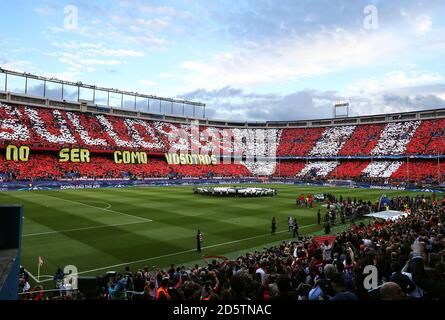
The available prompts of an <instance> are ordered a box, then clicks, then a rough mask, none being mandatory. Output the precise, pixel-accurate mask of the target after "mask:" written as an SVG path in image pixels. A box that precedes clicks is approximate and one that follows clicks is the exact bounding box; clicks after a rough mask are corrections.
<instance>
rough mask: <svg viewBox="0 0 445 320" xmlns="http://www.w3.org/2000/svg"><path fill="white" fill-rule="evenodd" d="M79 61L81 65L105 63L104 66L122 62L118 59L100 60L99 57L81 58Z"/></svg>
mask: <svg viewBox="0 0 445 320" xmlns="http://www.w3.org/2000/svg"><path fill="white" fill-rule="evenodd" d="M79 62H80V63H81V64H82V65H84V64H85V65H106V66H115V65H119V64H123V63H124V62H122V61H119V60H101V59H81V60H79Z"/></svg>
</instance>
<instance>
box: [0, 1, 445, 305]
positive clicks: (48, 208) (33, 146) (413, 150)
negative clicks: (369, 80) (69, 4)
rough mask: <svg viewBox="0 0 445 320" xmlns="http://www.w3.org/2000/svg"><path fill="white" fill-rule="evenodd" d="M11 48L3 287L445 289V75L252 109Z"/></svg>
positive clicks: (339, 292) (175, 293)
mask: <svg viewBox="0 0 445 320" xmlns="http://www.w3.org/2000/svg"><path fill="white" fill-rule="evenodd" d="M123 3H124V4H125V6H130V4H129V3H133V2H131V1H128V3H127V2H126V1H123ZM136 3H139V2H136ZM124 4H122V3H121V4H120V5H121V6H124ZM139 4H140V3H139ZM132 5H134V4H132ZM79 6H80V3H79ZM74 8H77V7H76V6H74ZM145 8H146V10H147V11H146V12H148V11H149V9H148V7H145ZM150 8H151V9H150V10H151V11H150V12H149V13H150V14H155V15H159V17H160V18H162V17H163V16H164V15H168V14H173V9H169V10H170V11H169V10H167V8H168V6H167V5H166V6H165V7H159V8H158V9H157V10H155V9H153V7H150ZM377 8H378V6H377ZM71 9H72V8H71ZM42 10H43V9H42ZM48 10H49V9H48ZM175 10H179V9H175ZM209 10H211V9H209ZM361 10H362V11H363V8H362V9H361ZM382 10H389V9H388V8H386V7H384V8H382ZM42 12H43V11H42ZM48 12H49V11H48ZM48 12H46V11H45V12H44V13H41V14H44V15H48V16H50V13H48ZM70 12H71V11H69V10H68V12H65V14H66V15H69V14H70ZM76 12H77V11H76ZM141 12H145V11H141ZM175 12H176V11H175ZM385 12H386V11H385ZM76 14H77V13H76ZM79 14H80V13H79ZM147 14H148V13H147ZM176 14H177V13H176ZM360 14H361V15H363V13H360ZM383 16H384V15H383ZM364 17H367V16H366V14H365V15H364ZM283 19H284V18H283ZM307 19H308V20H311V19H309V18H307ZM313 19H315V18H313ZM168 21H170V22H171V20H168ZM115 23H117V22H115ZM159 23H160V22H159V21H158V24H159ZM221 23H222V22H221ZM283 23H284V22H283ZM308 23H309V22H308ZM100 24H101V23H100V22H97V25H100ZM145 25H147V23H145ZM433 26H434V25H433ZM158 27H159V25H158ZM109 28H111V27H109ZM135 28H136V27H135ZM430 28H432V27H431V26H430ZM439 28H440V26H439ZM365 29H366V28H365ZM428 30H429V29H428ZM433 30H434V29H433ZM69 32H71V31H69ZM73 32H74V31H73ZM428 32H433V31H428ZM76 36H79V35H76ZM83 36H85V35H83ZM422 36H424V35H422ZM92 37H94V36H92ZM98 37H100V36H98ZM419 37H420V36H419ZM73 39H74V38H73ZM99 39H100V38H99ZM99 39H97V41H99ZM66 41H68V40H66ZM76 41H77V40H71V41H70V42H66V43H65V44H60V43H59V44H57V45H56V44H53V45H54V46H55V47H58V48H64V49H66V50H68V48H72V47H76V50H90V49H91V48H94V50H93V51H92V52H94V54H97V55H99V54H100V52H103V51H101V50H106V49H105V48H103V44H101V43H99V42H98V43H99V44H97V46H94V45H93V44H91V45H90V46H88V45H81V44H79V43H77V42H76ZM104 41H105V40H104ZM419 41H420V40H419ZM0 43H1V42H0ZM6 43H7V42H5V45H6ZM110 50H111V49H110ZM113 50H114V51H113V52H111V51H110V52H108V53H107V54H109V55H110V56H112V55H116V56H117V55H119V54H122V55H127V56H137V55H136V54H135V53H131V54H130V53H128V52H126V53H124V51H119V52H117V51H116V50H117V49H113ZM122 50H123V49H122ZM442 53H443V52H442ZM1 54H2V55H3V53H1ZM79 54H80V53H79ZM184 54H185V53H184ZM2 55H0V62H1V63H3V66H2V65H0V212H1V213H0V221H1V224H0V263H1V264H0V266H1V268H0V299H1V300H3V299H7V300H9V299H11V300H64V301H66V300H126V301H141V300H146V301H151V300H160V301H166V300H167V301H170V300H171V301H199V300H222V301H229V300H250V301H262V302H264V301H273V300H288V301H293V300H295V301H297V300H366V301H372V300H373V301H381V300H408V301H417V300H442V299H445V261H444V258H445V237H444V236H445V227H444V225H443V223H444V221H445V194H444V192H445V103H444V100H442V98H441V97H444V95H443V92H445V91H442V96H441V95H438V96H437V97H436V98H435V99H436V100H434V101H435V103H436V105H431V106H430V105H429V104H425V105H419V104H413V103H412V101H411V100H409V99H410V98H409V97H407V98H406V99H405V102H406V105H402V107H400V106H399V105H398V107H397V108H391V104H390V103H389V102H386V103H387V104H385V106H384V107H383V108H381V109H378V110H380V112H373V111H372V110H374V109H367V108H363V107H362V106H361V104H360V103H359V102H358V101H359V100H357V99H358V98H357V97H356V96H354V97H352V96H350V97H349V98H348V97H346V96H342V97H340V96H335V97H336V98H338V99H333V98H332V97H327V94H326V97H324V98H323V99H324V100H327V102H326V103H327V107H325V111H324V112H325V113H324V114H322V115H321V116H319V117H313V116H311V115H310V114H309V115H308V117H307V118H305V117H301V116H299V115H298V113H299V112H300V111H299V110H303V109H304V108H306V107H307V108H310V106H309V105H308V106H305V105H295V106H294V107H295V113H294V114H291V115H289V117H288V116H287V115H286V116H282V119H275V118H274V117H268V116H265V117H264V118H262V119H260V120H258V118H256V117H253V116H252V117H253V119H252V120H249V118H248V117H247V118H246V117H242V116H239V114H238V113H237V112H236V109H237V108H241V107H239V106H238V107H237V105H238V102H233V105H232V106H228V105H226V104H218V105H217V106H216V105H214V104H213V105H212V102H213V103H215V101H216V100H209V99H208V97H207V96H206V95H204V94H203V95H202V99H203V100H201V99H199V95H195V96H190V97H188V96H187V95H180V94H172V96H171V97H169V96H165V97H164V96H161V95H156V94H145V93H138V92H136V91H137V90H139V89H138V87H137V86H136V85H135V89H134V90H133V89H132V88H131V82H130V83H128V84H126V85H124V86H125V87H130V89H125V90H124V89H115V88H111V86H114V84H112V85H111V86H108V85H104V83H110V81H109V80H108V79H106V77H103V78H102V80H103V81H101V80H100V79H99V80H96V79H98V78H97V77H96V76H95V74H94V72H95V71H91V72H90V73H91V76H90V77H88V74H86V73H85V74H82V77H81V78H82V80H83V81H82V82H81V81H76V80H70V78H71V77H70V76H67V77H66V78H64V77H61V76H51V75H49V73H47V72H36V73H34V72H27V71H26V72H25V71H21V70H20V69H23V68H21V67H20V66H19V67H17V68H14V66H16V65H17V64H16V65H14V64H13V63H10V62H8V61H9V60H8V59H5V60H4V61H3V59H2ZM147 55H148V54H147ZM103 56H104V57H105V56H106V55H105V54H104V55H103ZM101 57H102V56H101ZM65 58H66V57H65ZM70 59H72V61H71V62H72V63H71V65H74V63H75V61H77V60H76V58H75V57H74V56H72V57H71V58H70ZM224 59H229V58H227V57H226V58H224ZM308 59H309V61H312V60H311V58H308ZM413 59H414V58H413ZM59 60H60V59H59ZM63 61H64V60H62V63H63ZM93 62H96V63H97V64H98V65H103V64H110V65H114V64H116V65H119V64H118V63H114V62H113V63H112V61H111V60H109V61H108V63H106V62H103V63H99V62H97V61H91V60H90V61H87V64H88V63H91V64H92V63H93ZM76 63H77V62H76ZM79 63H80V62H79ZM154 63H156V61H154ZM351 63H353V62H351ZM413 63H414V62H413ZM68 64H70V63H68ZM130 64H131V63H128V68H130V66H129V65H130ZM21 66H25V69H26V66H28V64H26V63H25V64H23V63H22V64H21ZM442 66H443V61H442ZM126 67H127V66H126V65H125V64H122V65H119V66H117V67H116V68H118V69H119V68H121V69H122V70H124V69H125V68H126ZM258 68H260V66H258ZM391 68H392V67H391ZM425 68H426V67H425ZM29 69H30V70H41V69H36V68H33V67H29ZM442 70H443V69H442ZM97 72H99V71H97ZM120 72H123V71H120ZM147 72H148V71H147ZM345 72H346V71H345ZM198 74H199V72H198ZM61 75H64V74H63V73H61ZM65 75H67V74H66V73H65ZM425 76H426V75H425V74H424V75H420V77H425ZM443 76H445V75H443ZM79 77H80V75H79ZM240 77H241V76H240ZM164 78H169V77H167V76H166V75H164ZM309 78H310V77H309ZM89 79H91V80H89ZM422 79H423V78H422ZM435 79H436V80H434V81H439V82H438V83H434V84H431V85H430V86H434V87H435V88H442V89H443V88H444V85H443V84H441V83H440V81H441V80H443V78H442V76H441V75H440V73H436V78H435ZM190 81H191V80H190ZM215 81H217V80H215ZM308 81H309V80H308ZM311 81H312V80H311ZM394 81H395V80H394ZM412 81H414V80H412ZM419 81H420V80H419ZM422 81H423V80H422ZM191 82H193V81H191ZM115 83H116V84H119V83H120V82H118V81H116V82H115ZM236 83H238V82H236V81H235V80H234V85H236ZM311 83H312V82H311ZM421 83H422V90H427V85H426V84H424V83H423V82H421ZM428 83H429V82H428ZM381 84H382V85H387V84H385V83H383V82H382V83H381ZM310 85H312V84H310ZM373 85H379V82H378V81H377V82H376V83H375V82H374V83H373ZM388 86H389V85H388ZM389 87H390V86H389ZM196 88H199V86H198V87H196ZM405 89H406V88H405ZM160 90H161V89H160ZM203 90H204V89H203ZM388 90H391V89H388ZM412 90H415V88H414V87H413V89H412ZM152 91H155V93H156V87H154V88H152ZM396 91H397V90H396V89H394V92H396ZM173 92H176V91H173ZM206 92H207V93H209V92H210V91H206ZM238 93H239V92H238ZM233 94H235V93H233ZM367 94H368V93H363V92H362V95H363V97H364V96H365V95H367ZM251 95H255V94H253V93H252V94H251ZM256 95H257V96H258V95H259V94H256ZM385 95H389V93H387V92H386V93H385ZM246 96H247V95H245V96H244V97H243V98H242V99H247V98H246ZM257 96H255V97H256V98H255V99H257ZM431 96H432V94H429V97H431ZM385 97H387V96H385ZM238 98H239V97H238ZM340 98H342V99H340ZM368 98H369V97H368ZM240 99H241V98H240ZM363 99H365V98H363ZM369 99H370V98H369ZM392 99H395V98H392ZM415 99H417V100H419V101H421V103H424V100H420V99H421V98H420V94H419V95H418V96H417V97H416V98H415ZM408 100H409V101H408ZM255 101H256V100H255ZM360 101H362V100H360ZM283 103H284V102H283ZM376 103H378V102H376ZM380 103H383V102H381V101H380ZM407 105H410V106H411V107H408V106H407ZM412 105H414V107H413V106H412ZM221 108H222V109H223V111H215V110H216V109H221ZM224 108H226V109H224ZM253 108H257V107H255V106H254V107H253ZM258 108H260V106H258ZM276 108H279V105H278V106H277V107H276ZM301 108H303V109H301ZM314 108H316V107H314ZM229 109H230V110H232V111H233V110H235V112H234V113H229V112H228V110H229ZM273 110H275V109H273ZM277 112H278V111H277ZM224 114H226V115H227V118H226V120H224V119H222V118H220V117H219V116H218V115H224ZM280 114H282V113H280ZM280 117H281V116H280ZM305 119H307V120H305ZM181 310H182V309H181ZM256 311H258V310H256ZM178 312H179V311H178ZM252 312H253V311H252ZM261 312H265V309H264V310H261ZM253 313H255V312H253ZM266 314H269V313H267V312H266Z"/></svg>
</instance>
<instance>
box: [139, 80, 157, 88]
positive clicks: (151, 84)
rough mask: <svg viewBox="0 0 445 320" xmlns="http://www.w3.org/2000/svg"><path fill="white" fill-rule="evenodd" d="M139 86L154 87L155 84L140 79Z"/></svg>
mask: <svg viewBox="0 0 445 320" xmlns="http://www.w3.org/2000/svg"><path fill="white" fill-rule="evenodd" d="M139 84H141V85H143V86H146V87H154V86H155V85H156V82H154V81H152V80H147V79H141V80H139Z"/></svg>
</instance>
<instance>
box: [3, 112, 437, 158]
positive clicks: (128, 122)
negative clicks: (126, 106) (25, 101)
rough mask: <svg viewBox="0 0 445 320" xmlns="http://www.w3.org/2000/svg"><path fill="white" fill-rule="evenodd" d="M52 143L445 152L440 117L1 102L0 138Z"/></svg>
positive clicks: (200, 149) (41, 145)
mask: <svg viewBox="0 0 445 320" xmlns="http://www.w3.org/2000/svg"><path fill="white" fill-rule="evenodd" d="M9 144H14V145H27V146H29V147H30V148H38V149H44V150H59V149H60V148H62V147H84V148H88V149H89V150H91V151H113V150H116V149H119V150H137V151H145V152H148V153H166V152H170V153H174V152H181V151H182V152H190V153H201V154H202V153H205V154H216V155H225V156H227V157H251V158H257V159H258V158H262V157H263V158H264V157H266V158H267V157H272V158H273V157H275V156H278V157H293V158H298V157H311V158H313V159H322V158H323V159H324V158H338V157H341V158H343V157H357V156H361V157H365V158H371V157H394V156H399V157H403V156H407V155H410V156H419V155H421V156H434V157H437V156H438V155H443V154H445V117H444V118H437V119H431V120H409V121H399V122H398V121H394V122H387V123H376V124H360V125H341V126H326V127H309V128H282V129H279V128H242V127H241V128H239V127H232V128H230V127H217V126H203V125H199V124H197V125H194V124H181V123H174V122H167V121H153V120H144V119H141V118H139V119H138V118H130V117H121V116H111V115H106V114H103V113H90V112H77V111H67V110H63V109H51V108H39V107H29V106H23V105H20V106H18V105H12V104H1V105H0V145H1V146H3V147H4V146H6V145H9Z"/></svg>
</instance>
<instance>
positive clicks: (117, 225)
mask: <svg viewBox="0 0 445 320" xmlns="http://www.w3.org/2000/svg"><path fill="white" fill-rule="evenodd" d="M149 222H152V221H139V222H128V223H117V224H107V225H104V226H95V227H85V228H76V229H65V230H53V231H46V232H36V233H28V234H24V235H23V236H22V237H33V236H41V235H45V234H54V233H63V232H73V231H81V230H90V229H101V228H110V227H119V226H127V225H131V224H140V223H149Z"/></svg>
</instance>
